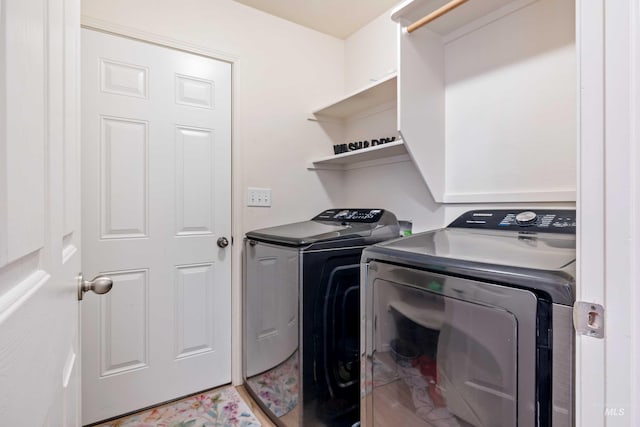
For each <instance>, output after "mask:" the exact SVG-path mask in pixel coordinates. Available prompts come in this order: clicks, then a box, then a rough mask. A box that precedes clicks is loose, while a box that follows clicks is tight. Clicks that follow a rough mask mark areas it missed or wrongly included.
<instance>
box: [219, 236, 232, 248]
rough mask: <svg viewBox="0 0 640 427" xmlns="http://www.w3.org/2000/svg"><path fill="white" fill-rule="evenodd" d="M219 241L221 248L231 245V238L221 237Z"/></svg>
mask: <svg viewBox="0 0 640 427" xmlns="http://www.w3.org/2000/svg"><path fill="white" fill-rule="evenodd" d="M217 243H218V246H219V247H221V248H226V247H227V246H229V240H228V239H227V238H226V237H221V238H219V239H218V241H217Z"/></svg>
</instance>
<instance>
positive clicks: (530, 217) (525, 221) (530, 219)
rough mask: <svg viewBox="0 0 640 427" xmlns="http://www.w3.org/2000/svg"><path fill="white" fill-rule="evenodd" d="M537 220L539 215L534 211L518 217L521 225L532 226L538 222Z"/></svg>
mask: <svg viewBox="0 0 640 427" xmlns="http://www.w3.org/2000/svg"><path fill="white" fill-rule="evenodd" d="M536 219H538V215H536V213H535V212H532V211H524V212H520V213H519V214H518V215H516V222H517V223H518V224H520V225H531V224H533V223H535V222H536Z"/></svg>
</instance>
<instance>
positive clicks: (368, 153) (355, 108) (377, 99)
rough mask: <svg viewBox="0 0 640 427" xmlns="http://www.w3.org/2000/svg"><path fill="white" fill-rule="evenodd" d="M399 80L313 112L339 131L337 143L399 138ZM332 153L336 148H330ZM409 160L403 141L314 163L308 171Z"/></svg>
mask: <svg viewBox="0 0 640 427" xmlns="http://www.w3.org/2000/svg"><path fill="white" fill-rule="evenodd" d="M396 109H397V78H396V74H395V73H393V74H390V75H389V76H387V77H385V78H383V79H380V80H378V81H376V82H373V83H372V84H370V85H369V86H367V87H365V88H363V89H361V90H358V91H356V92H353V93H351V94H349V95H347V96H345V97H343V98H341V99H339V100H337V101H335V102H333V103H331V104H329V105H326V106H324V107H321V108H318V109H316V110H315V111H313V116H314V118H312V119H310V120H314V121H317V122H318V123H319V124H320V125H321V126H328V127H332V128H334V129H335V128H336V127H337V128H339V132H335V133H334V134H337V135H339V138H338V139H337V140H334V141H333V143H334V144H344V143H349V142H355V141H363V140H368V141H371V140H373V139H376V138H389V137H393V136H396V138H397V114H396ZM330 149H331V150H333V147H330ZM408 159H409V157H408V155H407V151H406V149H405V148H404V142H403V141H401V140H399V139H397V140H396V141H393V142H390V143H386V144H381V145H375V146H371V147H368V148H363V149H360V150H355V151H349V152H346V153H341V154H337V155H331V156H327V157H323V158H320V159H314V160H312V161H311V162H310V163H309V165H308V169H326V170H347V169H352V168H359V167H365V166H374V165H379V164H384V163H390V162H398V161H406V160H408Z"/></svg>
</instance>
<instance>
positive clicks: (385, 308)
mask: <svg viewBox="0 0 640 427" xmlns="http://www.w3.org/2000/svg"><path fill="white" fill-rule="evenodd" d="M575 230H576V216H575V211H573V210H536V211H524V212H521V211H515V210H476V211H471V212H467V213H465V214H464V215H462V216H460V217H459V218H458V219H456V220H455V221H454V222H453V223H451V224H450V225H449V226H448V227H446V228H444V229H440V230H435V231H429V232H425V233H420V234H415V235H413V236H410V237H407V238H403V239H399V240H394V241H392V242H386V243H380V244H377V245H374V246H371V247H369V248H367V249H365V250H364V252H363V256H362V261H363V264H362V281H363V292H362V303H363V307H365V309H364V319H365V320H366V322H365V324H364V332H363V334H362V336H363V339H362V348H361V351H362V357H363V360H362V361H361V364H362V365H363V367H364V372H365V374H364V375H363V383H362V386H363V391H362V395H363V402H364V403H363V404H362V425H363V426H367V427H368V426H373V425H391V423H392V422H400V423H401V424H402V425H412V426H425V427H426V426H434V427H444V426H448V427H457V426H460V427H468V426H474V427H480V426H510V427H512V426H518V427H547V426H554V427H560V426H562V427H565V426H566V427H569V426H573V414H574V409H573V405H574V404H573V348H574V347H573V344H574V338H573V336H574V333H573V323H572V306H573V303H574V300H575V267H576V264H575V260H576V252H575ZM400 420H401V421H400Z"/></svg>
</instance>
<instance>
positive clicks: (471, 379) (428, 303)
mask: <svg viewBox="0 0 640 427" xmlns="http://www.w3.org/2000/svg"><path fill="white" fill-rule="evenodd" d="M432 286H436V287H437V286H442V285H440V284H438V283H433V284H432ZM373 289H374V292H373V311H374V319H375V322H374V328H373V342H372V345H373V351H372V352H371V353H369V354H372V355H373V356H372V357H371V358H370V360H368V363H369V364H370V366H368V367H367V369H370V370H371V372H372V379H373V384H372V387H373V389H372V395H373V396H372V398H373V408H374V414H373V419H374V424H375V425H380V426H382V425H394V423H397V420H407V421H406V422H404V421H403V425H407V426H409V425H415V426H434V427H439V426H474V427H475V426H477V427H480V426H516V425H517V402H518V396H517V390H518V383H517V366H518V360H517V356H518V354H517V326H518V325H517V320H516V318H515V317H514V315H513V314H511V313H509V312H508V311H506V310H504V309H501V308H497V307H493V306H490V305H485V304H479V303H474V302H469V301H468V300H469V299H470V300H473V298H469V296H465V299H467V301H464V300H462V299H457V298H451V297H448V296H444V295H442V294H440V293H432V292H429V291H428V290H422V289H416V288H411V287H407V286H401V285H397V284H394V283H392V282H388V281H385V280H381V279H379V280H377V281H376V283H375V286H374V287H373ZM427 289H428V286H427ZM461 297H462V296H461Z"/></svg>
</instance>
